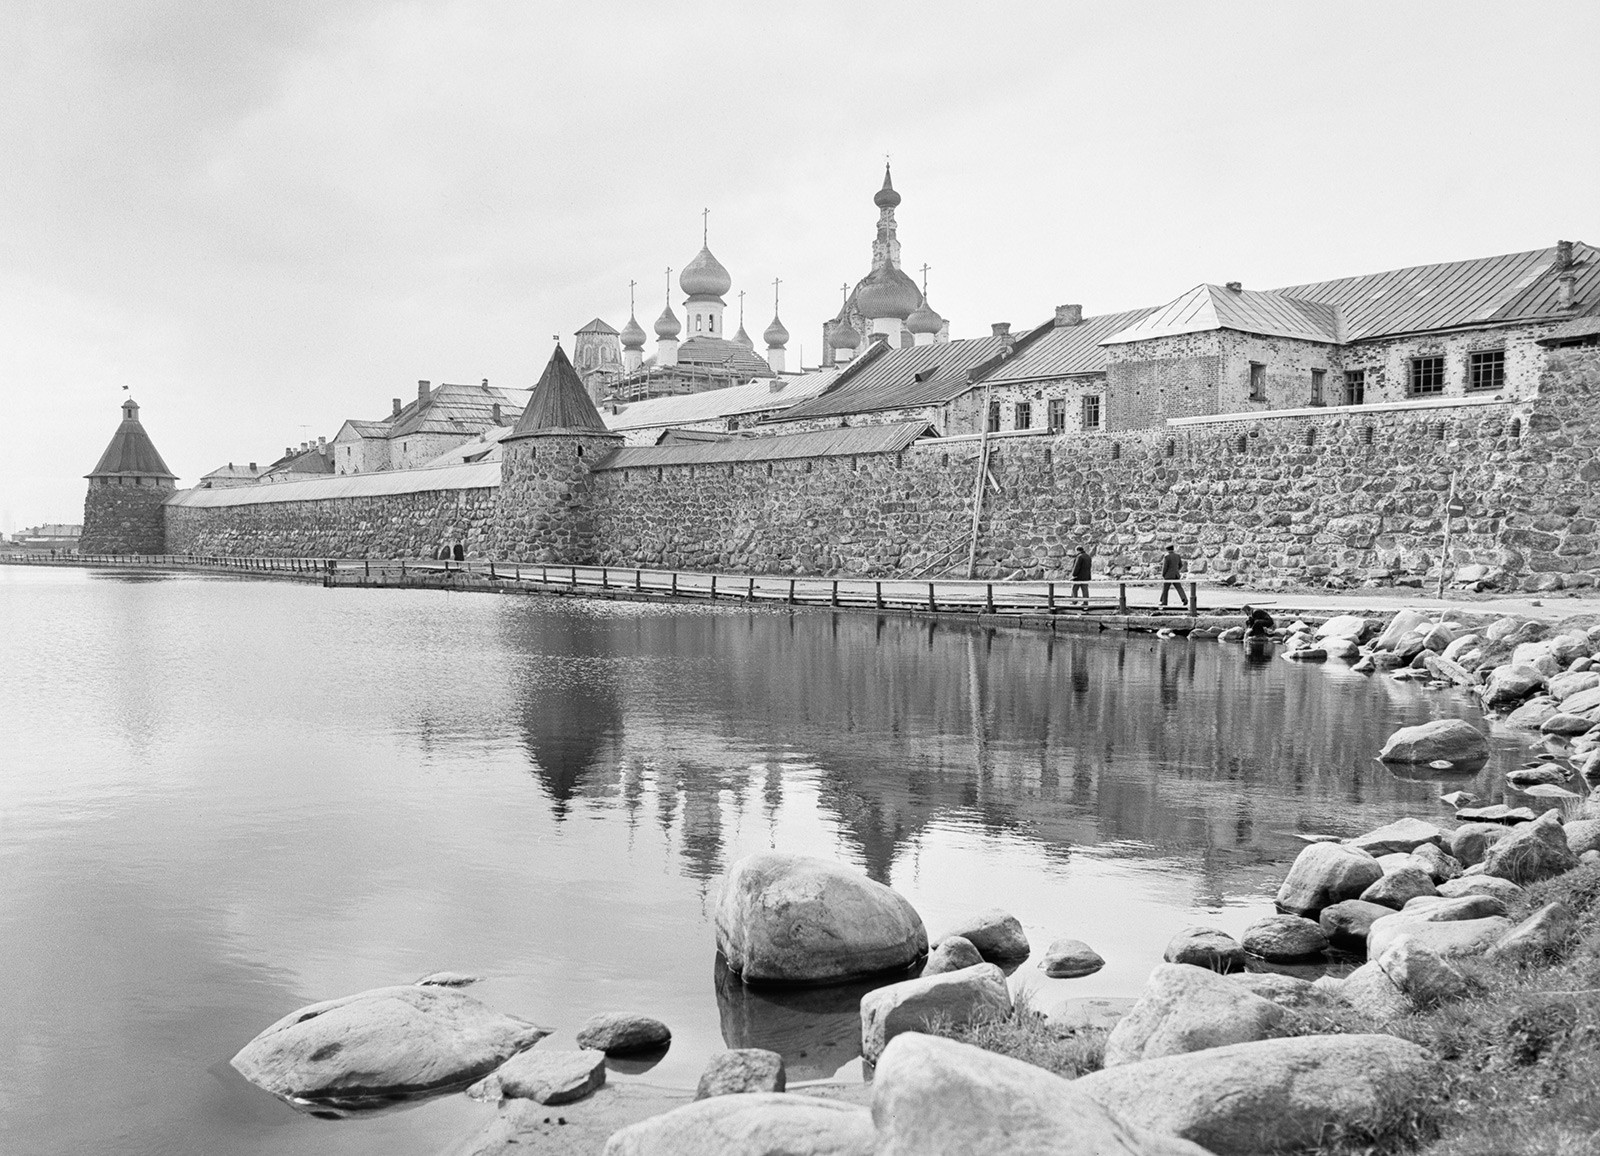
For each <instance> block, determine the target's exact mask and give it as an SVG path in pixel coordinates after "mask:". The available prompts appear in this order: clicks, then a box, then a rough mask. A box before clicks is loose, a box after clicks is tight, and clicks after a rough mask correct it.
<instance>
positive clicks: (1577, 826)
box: [1565, 819, 1600, 855]
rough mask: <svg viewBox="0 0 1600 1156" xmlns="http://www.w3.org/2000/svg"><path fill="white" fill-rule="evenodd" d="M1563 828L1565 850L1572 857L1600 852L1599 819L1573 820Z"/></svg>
mask: <svg viewBox="0 0 1600 1156" xmlns="http://www.w3.org/2000/svg"><path fill="white" fill-rule="evenodd" d="M1565 826H1566V835H1567V850H1569V851H1571V852H1572V853H1573V854H1574V855H1582V854H1583V853H1584V852H1585V851H1596V850H1600V819H1574V820H1572V822H1570V823H1567V824H1566V825H1565Z"/></svg>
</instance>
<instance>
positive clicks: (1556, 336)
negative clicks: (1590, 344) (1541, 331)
mask: <svg viewBox="0 0 1600 1156" xmlns="http://www.w3.org/2000/svg"><path fill="white" fill-rule="evenodd" d="M1595 336H1600V317H1574V318H1573V319H1572V320H1571V321H1563V322H1562V323H1561V324H1560V325H1557V326H1556V327H1555V328H1554V329H1552V330H1551V331H1550V332H1549V333H1546V334H1545V335H1544V336H1543V337H1541V338H1539V340H1538V341H1537V342H1535V344H1536V345H1559V344H1561V343H1562V342H1564V341H1577V340H1579V339H1580V338H1584V337H1595Z"/></svg>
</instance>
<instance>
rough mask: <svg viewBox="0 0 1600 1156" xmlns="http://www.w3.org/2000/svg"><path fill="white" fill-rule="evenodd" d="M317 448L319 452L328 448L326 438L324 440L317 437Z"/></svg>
mask: <svg viewBox="0 0 1600 1156" xmlns="http://www.w3.org/2000/svg"><path fill="white" fill-rule="evenodd" d="M317 448H318V449H319V450H325V449H327V448H328V439H327V438H325V437H319V438H318V439H317Z"/></svg>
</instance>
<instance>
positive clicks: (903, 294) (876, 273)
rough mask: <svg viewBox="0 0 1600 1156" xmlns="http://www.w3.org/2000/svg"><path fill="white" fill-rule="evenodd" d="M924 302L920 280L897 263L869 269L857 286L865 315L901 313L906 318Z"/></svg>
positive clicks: (895, 314) (862, 312) (858, 305)
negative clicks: (901, 269) (897, 267)
mask: <svg viewBox="0 0 1600 1156" xmlns="http://www.w3.org/2000/svg"><path fill="white" fill-rule="evenodd" d="M921 304H922V293H921V291H920V290H918V289H917V283H916V282H915V281H913V280H912V279H911V278H910V277H908V276H906V275H905V274H904V273H903V272H901V271H900V270H899V269H896V268H895V267H894V266H893V265H883V266H880V267H879V268H877V269H874V270H873V271H872V272H871V273H868V274H867V276H866V278H865V279H864V280H863V281H862V282H861V284H860V285H858V286H857V287H856V308H858V309H860V310H861V315H862V316H863V317H869V318H872V319H874V320H876V319H877V318H879V317H898V318H900V320H902V321H904V320H905V319H906V318H907V317H910V316H911V313H912V311H913V310H915V309H916V307H917V306H918V305H921Z"/></svg>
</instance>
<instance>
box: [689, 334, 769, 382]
mask: <svg viewBox="0 0 1600 1156" xmlns="http://www.w3.org/2000/svg"><path fill="white" fill-rule="evenodd" d="M678 364H679V365H695V366H716V367H720V368H722V369H726V370H727V371H728V372H729V373H736V374H743V375H745V376H747V377H771V376H772V366H771V365H769V364H767V359H766V358H765V357H762V356H761V355H760V354H759V353H756V352H755V351H754V350H753V349H750V348H749V347H747V346H744V345H740V344H739V343H738V342H737V341H728V340H726V339H724V338H721V337H704V336H702V337H691V338H689V340H687V341H685V342H684V343H683V344H682V345H680V346H678Z"/></svg>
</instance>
